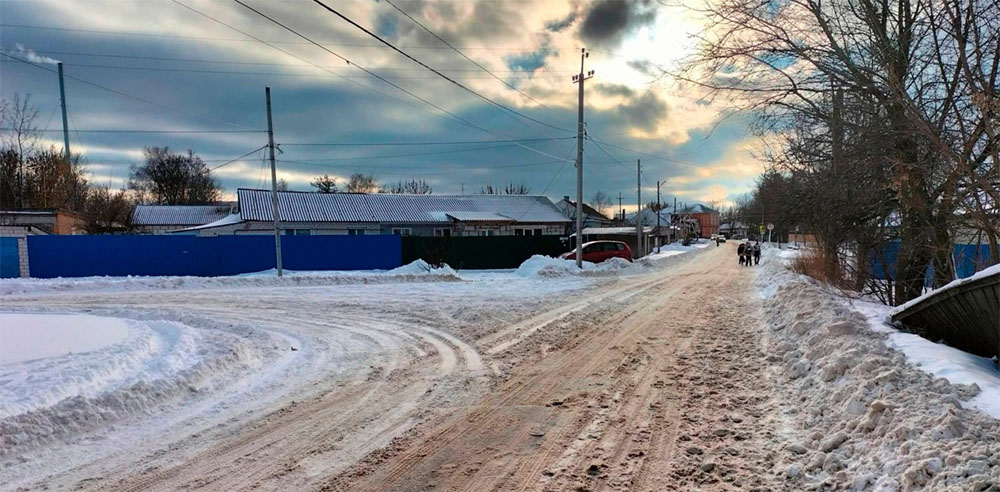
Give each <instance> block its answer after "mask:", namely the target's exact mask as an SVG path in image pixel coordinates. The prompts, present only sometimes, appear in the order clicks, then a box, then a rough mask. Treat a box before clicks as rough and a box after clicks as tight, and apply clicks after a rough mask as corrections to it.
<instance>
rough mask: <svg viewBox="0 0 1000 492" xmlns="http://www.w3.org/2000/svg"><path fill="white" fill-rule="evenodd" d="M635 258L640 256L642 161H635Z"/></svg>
mask: <svg viewBox="0 0 1000 492" xmlns="http://www.w3.org/2000/svg"><path fill="white" fill-rule="evenodd" d="M635 205H636V206H635V249H636V252H635V257H636V258H639V257H640V256H642V251H641V250H642V214H641V213H640V212H642V161H641V160H639V159H636V160H635Z"/></svg>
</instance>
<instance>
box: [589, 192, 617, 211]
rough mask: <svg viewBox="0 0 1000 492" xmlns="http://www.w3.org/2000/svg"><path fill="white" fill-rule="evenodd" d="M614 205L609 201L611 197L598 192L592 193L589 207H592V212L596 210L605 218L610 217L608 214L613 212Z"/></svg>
mask: <svg viewBox="0 0 1000 492" xmlns="http://www.w3.org/2000/svg"><path fill="white" fill-rule="evenodd" d="M614 205H615V204H614V202H613V201H612V200H611V195H608V194H607V193H605V192H603V191H598V192H596V193H594V196H592V197H590V206H591V207H594V210H597V211H598V212H600V213H601V214H602V215H604V216H605V217H610V216H611V215H612V214H609V213H608V212H611V211H613V210H614V208H613V207H614Z"/></svg>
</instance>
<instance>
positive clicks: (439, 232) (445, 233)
mask: <svg viewBox="0 0 1000 492" xmlns="http://www.w3.org/2000/svg"><path fill="white" fill-rule="evenodd" d="M434 235H435V236H437V237H451V229H449V228H447V227H439V228H437V229H434Z"/></svg>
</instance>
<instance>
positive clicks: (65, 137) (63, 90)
mask: <svg viewBox="0 0 1000 492" xmlns="http://www.w3.org/2000/svg"><path fill="white" fill-rule="evenodd" d="M58 67H59V104H60V105H61V106H62V118H63V153H65V154H66V162H69V156H70V154H69V125H68V124H67V123H66V84H64V83H63V66H62V62H59V63H58Z"/></svg>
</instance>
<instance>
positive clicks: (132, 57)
mask: <svg viewBox="0 0 1000 492" xmlns="http://www.w3.org/2000/svg"><path fill="white" fill-rule="evenodd" d="M303 44H305V43H303ZM0 49H6V51H8V52H11V53H14V54H17V53H20V51H18V50H12V49H10V48H2V47H0ZM32 51H34V52H35V53H40V54H45V55H70V56H90V57H97V58H121V59H127V60H150V61H175V62H187V63H217V64H223V65H261V66H273V67H310V66H314V65H312V64H308V63H273V62H251V61H235V60H212V59H205V58H173V57H166V56H135V55H119V54H108V53H83V52H79V51H47V50H32ZM325 68H334V67H332V66H327V67H325ZM379 70H385V71H401V72H415V71H423V68H413V67H381V68H379ZM439 70H441V71H442V72H478V71H480V70H479V69H472V68H440V69H439ZM494 72H500V73H534V72H535V70H494ZM547 72H548V73H560V72H562V73H571V72H572V71H571V70H562V71H547Z"/></svg>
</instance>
